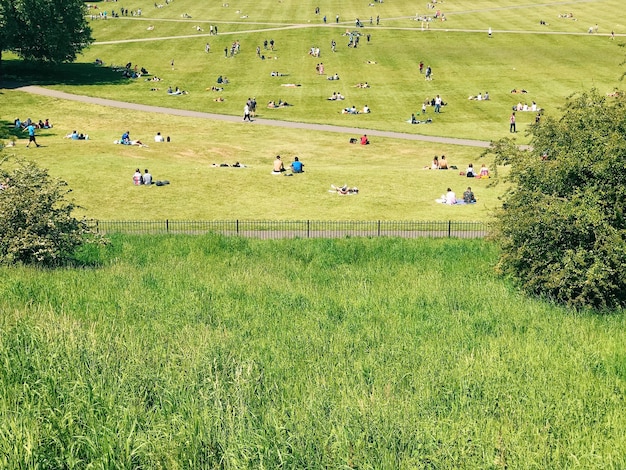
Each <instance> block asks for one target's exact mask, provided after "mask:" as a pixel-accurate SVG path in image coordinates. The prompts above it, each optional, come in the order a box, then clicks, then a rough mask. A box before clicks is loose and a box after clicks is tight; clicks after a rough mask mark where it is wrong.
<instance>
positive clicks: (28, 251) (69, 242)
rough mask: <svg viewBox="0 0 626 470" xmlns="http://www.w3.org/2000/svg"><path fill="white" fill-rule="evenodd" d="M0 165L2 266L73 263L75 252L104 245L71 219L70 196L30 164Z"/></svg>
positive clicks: (60, 183) (62, 185) (83, 224)
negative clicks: (92, 246)
mask: <svg viewBox="0 0 626 470" xmlns="http://www.w3.org/2000/svg"><path fill="white" fill-rule="evenodd" d="M8 162H9V160H8V159H4V160H3V161H1V162H0V182H1V183H2V188H3V189H2V190H0V260H2V261H3V262H5V263H17V262H22V263H26V264H38V265H43V266H53V265H59V264H62V263H65V262H67V261H69V260H71V259H72V258H73V256H74V253H75V252H76V250H77V248H79V247H81V246H83V245H85V244H87V243H99V244H101V243H104V239H103V238H101V237H99V236H98V235H97V234H95V233H94V232H93V230H92V229H91V228H90V227H89V225H88V224H87V221H86V220H84V219H83V220H78V219H76V218H75V217H73V216H72V212H73V211H74V209H76V206H75V205H74V204H73V203H71V202H68V201H66V200H65V197H66V195H67V194H68V193H69V192H71V190H70V189H68V188H67V184H66V183H65V182H64V181H60V180H57V179H53V178H51V177H50V176H49V175H48V171H47V170H46V169H43V168H40V167H38V166H37V165H36V164H35V163H33V162H27V161H21V160H20V161H17V162H16V164H15V165H11V166H12V168H11V169H8V170H7V169H6V167H7V166H9V165H8Z"/></svg>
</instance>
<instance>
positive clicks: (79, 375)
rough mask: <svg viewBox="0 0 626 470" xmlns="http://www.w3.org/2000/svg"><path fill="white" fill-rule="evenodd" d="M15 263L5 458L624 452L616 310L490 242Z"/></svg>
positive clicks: (85, 462) (2, 349) (393, 462)
mask: <svg viewBox="0 0 626 470" xmlns="http://www.w3.org/2000/svg"><path fill="white" fill-rule="evenodd" d="M84 256H85V267H84V268H82V269H67V270H58V271H41V270H34V269H31V268H25V267H22V268H2V269H1V270H0V290H1V291H2V292H3V295H2V300H1V301H0V308H1V309H2V311H3V315H2V317H1V320H0V322H1V323H0V355H1V356H0V357H2V358H3V363H2V367H1V368H0V390H2V393H1V394H0V466H2V467H3V468H37V467H44V468H46V467H47V468H50V467H53V468H85V467H88V466H91V467H94V468H111V467H117V468H168V469H170V468H277V467H288V468H357V467H358V468H372V469H374V468H376V469H377V468H502V467H509V468H520V467H523V468H563V467H578V468H619V467H622V466H624V465H625V464H626V461H625V460H624V454H623V452H622V449H623V448H624V446H625V445H626V436H625V433H624V429H626V428H625V427H624V422H625V418H626V416H625V411H624V407H623V397H624V390H625V388H626V361H625V360H624V358H625V357H626V355H625V353H626V351H625V349H624V344H625V342H624V339H625V338H624V318H623V315H609V316H602V317H598V316H595V315H588V314H586V313H572V312H567V311H565V310H563V309H560V308H556V307H553V306H550V305H549V304H546V303H544V302H541V301H538V300H529V299H526V298H523V297H521V296H520V295H519V294H517V293H516V292H515V290H514V289H512V288H511V287H510V286H509V285H507V284H506V283H505V282H503V281H502V280H499V279H498V278H496V277H495V276H494V275H493V272H492V265H493V263H494V261H495V256H496V251H495V248H494V246H493V245H491V244H489V243H488V242H485V241H480V240H473V241H459V240H398V239H375V240H369V239H346V240H284V241H258V240H245V239H239V238H224V237H218V236H206V237H186V236H172V237H168V236H155V237H129V236H119V237H115V238H114V240H113V243H112V244H111V245H110V246H109V247H107V248H106V249H103V251H101V252H89V253H85V254H84Z"/></svg>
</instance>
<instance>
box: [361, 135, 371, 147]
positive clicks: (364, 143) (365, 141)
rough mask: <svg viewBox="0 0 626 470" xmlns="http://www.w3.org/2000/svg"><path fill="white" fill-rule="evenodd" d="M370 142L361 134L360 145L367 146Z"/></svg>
mask: <svg viewBox="0 0 626 470" xmlns="http://www.w3.org/2000/svg"><path fill="white" fill-rule="evenodd" d="M369 143H370V141H369V139H368V138H367V134H363V135H362V136H361V145H369Z"/></svg>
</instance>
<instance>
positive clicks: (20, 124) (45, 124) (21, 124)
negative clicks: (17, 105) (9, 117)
mask: <svg viewBox="0 0 626 470" xmlns="http://www.w3.org/2000/svg"><path fill="white" fill-rule="evenodd" d="M30 125H33V126H35V129H50V128H52V124H50V120H49V119H46V120H45V121H42V120H41V119H40V120H39V122H37V123H35V122H34V121H33V120H32V119H31V118H26V120H25V121H22V120H21V119H20V118H15V121H13V126H14V127H15V128H16V129H26V128H27V127H28V126H30Z"/></svg>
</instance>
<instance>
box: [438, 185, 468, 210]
mask: <svg viewBox="0 0 626 470" xmlns="http://www.w3.org/2000/svg"><path fill="white" fill-rule="evenodd" d="M435 201H436V202H438V203H440V204H447V205H449V206H453V205H455V204H475V203H476V198H475V197H474V193H473V192H472V188H470V187H468V188H467V189H466V190H465V192H464V193H463V199H461V200H457V198H456V194H455V193H454V191H452V189H450V188H448V191H447V192H446V194H442V195H441V197H440V198H439V199H436V200H435Z"/></svg>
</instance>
